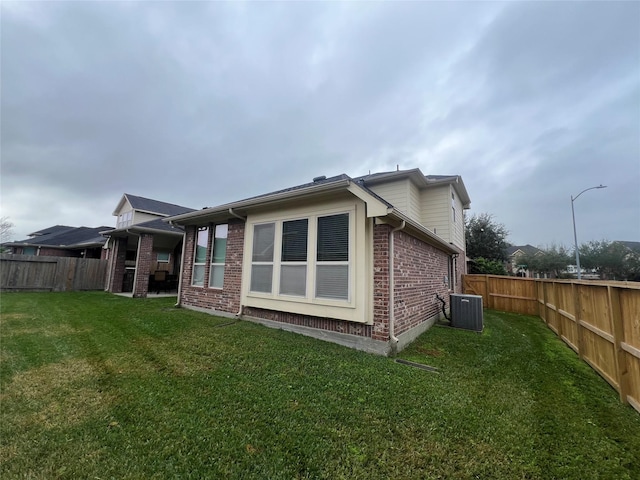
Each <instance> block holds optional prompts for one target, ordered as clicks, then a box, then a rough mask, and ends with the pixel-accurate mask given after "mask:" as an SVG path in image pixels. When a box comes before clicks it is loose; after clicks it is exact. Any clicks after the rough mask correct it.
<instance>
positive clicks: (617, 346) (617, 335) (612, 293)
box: [607, 285, 629, 403]
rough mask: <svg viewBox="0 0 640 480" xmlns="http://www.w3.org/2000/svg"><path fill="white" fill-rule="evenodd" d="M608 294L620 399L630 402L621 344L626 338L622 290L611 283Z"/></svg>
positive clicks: (627, 376) (627, 374) (627, 372)
mask: <svg viewBox="0 0 640 480" xmlns="http://www.w3.org/2000/svg"><path fill="white" fill-rule="evenodd" d="M607 294H608V295H607V301H608V303H609V305H608V308H609V316H610V318H611V327H612V330H613V342H614V343H613V345H614V361H615V369H616V377H617V380H618V389H619V393H620V401H621V402H622V403H629V402H628V401H627V394H628V392H629V384H628V381H629V371H628V370H627V362H626V358H625V356H626V354H625V352H624V350H623V349H622V345H621V343H623V342H624V340H625V338H624V322H623V318H622V309H621V307H620V290H619V289H618V288H616V287H612V286H611V285H609V286H607Z"/></svg>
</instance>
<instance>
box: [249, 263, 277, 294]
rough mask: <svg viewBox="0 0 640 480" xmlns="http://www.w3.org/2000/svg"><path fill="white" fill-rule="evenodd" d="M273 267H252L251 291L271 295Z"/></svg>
mask: <svg viewBox="0 0 640 480" xmlns="http://www.w3.org/2000/svg"><path fill="white" fill-rule="evenodd" d="M272 278H273V265H252V266H251V291H252V292H265V293H271V281H272Z"/></svg>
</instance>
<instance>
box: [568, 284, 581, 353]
mask: <svg viewBox="0 0 640 480" xmlns="http://www.w3.org/2000/svg"><path fill="white" fill-rule="evenodd" d="M571 295H572V296H573V308H574V310H575V316H574V317H575V321H576V329H577V331H578V356H579V357H580V359H581V360H584V327H583V326H582V325H580V312H581V308H582V302H581V301H580V288H579V286H578V285H576V283H575V282H574V281H573V280H572V281H571Z"/></svg>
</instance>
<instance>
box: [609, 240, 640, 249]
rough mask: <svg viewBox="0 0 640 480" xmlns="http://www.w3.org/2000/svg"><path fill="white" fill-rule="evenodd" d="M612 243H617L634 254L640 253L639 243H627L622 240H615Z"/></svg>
mask: <svg viewBox="0 0 640 480" xmlns="http://www.w3.org/2000/svg"><path fill="white" fill-rule="evenodd" d="M614 243H619V244H621V245H624V246H625V247H627V248H628V249H629V250H633V251H634V252H640V242H627V241H624V240H616V241H615V242H614Z"/></svg>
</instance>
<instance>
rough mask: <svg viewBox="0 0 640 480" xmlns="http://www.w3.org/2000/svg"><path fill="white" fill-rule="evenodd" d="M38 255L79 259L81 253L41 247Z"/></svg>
mask: <svg viewBox="0 0 640 480" xmlns="http://www.w3.org/2000/svg"><path fill="white" fill-rule="evenodd" d="M38 255H39V256H41V257H79V256H80V251H73V250H65V249H62V248H49V247H40V249H39V250H38Z"/></svg>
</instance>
